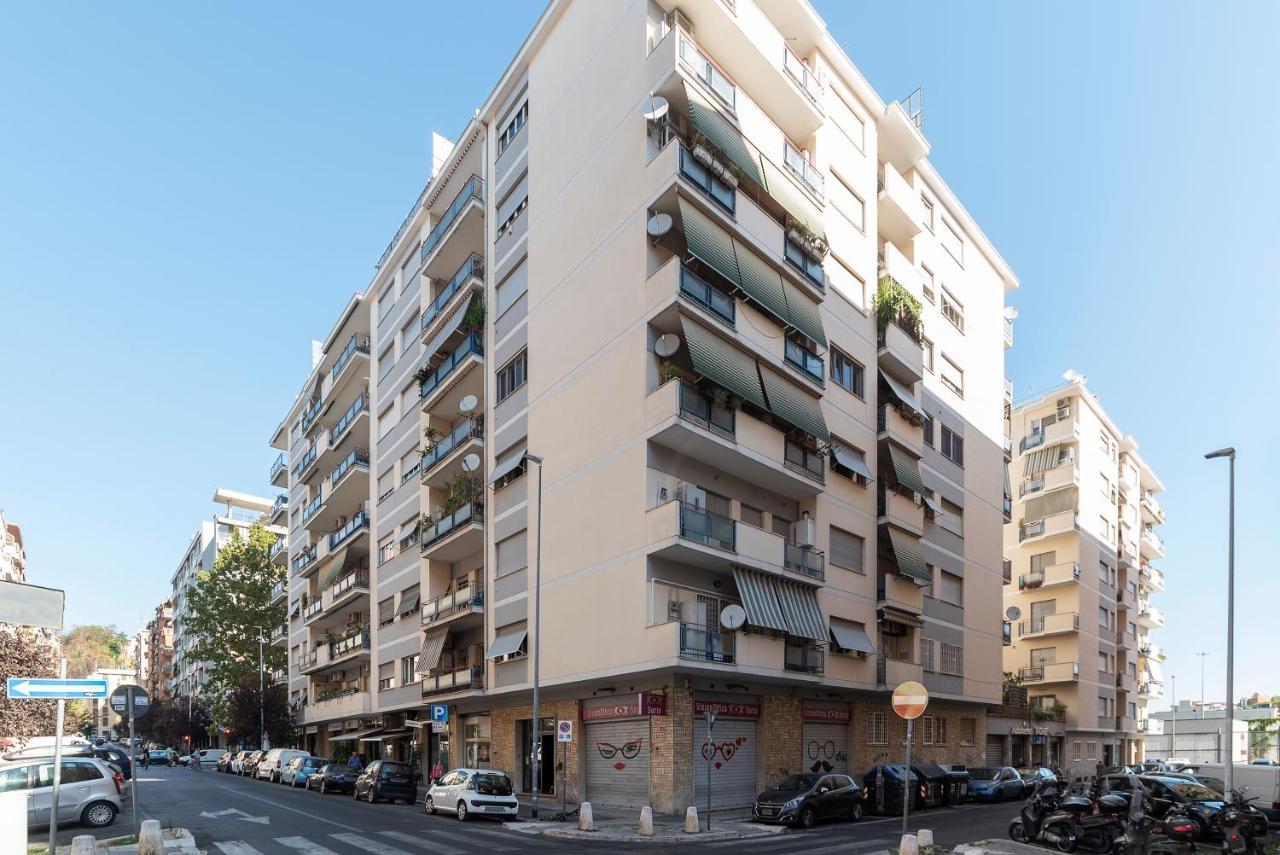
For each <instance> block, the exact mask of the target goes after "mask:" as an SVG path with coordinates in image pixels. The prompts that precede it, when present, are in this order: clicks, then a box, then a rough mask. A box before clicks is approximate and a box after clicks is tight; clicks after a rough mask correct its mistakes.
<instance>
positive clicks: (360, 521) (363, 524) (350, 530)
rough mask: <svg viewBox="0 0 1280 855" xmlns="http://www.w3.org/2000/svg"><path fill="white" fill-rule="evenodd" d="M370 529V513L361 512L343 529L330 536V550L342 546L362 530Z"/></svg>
mask: <svg viewBox="0 0 1280 855" xmlns="http://www.w3.org/2000/svg"><path fill="white" fill-rule="evenodd" d="M368 527H369V512H368V511H366V510H361V511H360V512H359V513H357V514H356V515H355V516H353V517H352V518H351V519H349V520H348V521H347V523H346V525H344V526H342V528H340V529H338V530H337V531H335V532H333V533H332V534H330V535H329V549H330V550H334V549H337V548H338V545H339V544H341V543H342V542H343V541H344V540H346V539H347V538H349V537H351V536H352V535H353V534H355V533H356V532H357V531H359V530H360V529H365V528H368Z"/></svg>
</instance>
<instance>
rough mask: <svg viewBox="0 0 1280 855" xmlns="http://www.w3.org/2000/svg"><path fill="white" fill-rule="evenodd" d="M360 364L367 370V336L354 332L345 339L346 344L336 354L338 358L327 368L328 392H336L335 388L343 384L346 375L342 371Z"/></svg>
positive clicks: (331, 393)
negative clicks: (340, 351)
mask: <svg viewBox="0 0 1280 855" xmlns="http://www.w3.org/2000/svg"><path fill="white" fill-rule="evenodd" d="M361 364H363V365H364V366H365V367H366V370H367V367H368V365H369V337H368V336H367V335H361V334H360V333H356V334H355V335H353V336H351V338H350V339H348V340H347V346H346V347H344V348H343V349H342V353H340V354H338V360H337V361H336V362H334V363H333V367H332V368H330V369H329V381H330V385H329V394H330V395H333V394H336V390H338V389H339V388H341V387H342V386H343V385H344V384H345V382H346V377H345V376H344V372H345V371H346V370H347V368H352V369H353V370H354V368H355V366H357V365H361ZM353 376H354V375H353Z"/></svg>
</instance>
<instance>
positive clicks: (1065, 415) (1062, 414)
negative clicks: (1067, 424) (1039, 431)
mask: <svg viewBox="0 0 1280 855" xmlns="http://www.w3.org/2000/svg"><path fill="white" fill-rule="evenodd" d="M1058 418H1059V419H1069V418H1071V408H1070V407H1059V408H1058Z"/></svg>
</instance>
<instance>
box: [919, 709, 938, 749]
mask: <svg viewBox="0 0 1280 855" xmlns="http://www.w3.org/2000/svg"><path fill="white" fill-rule="evenodd" d="M920 725H921V727H920V742H921V744H923V745H932V744H933V740H934V736H935V730H934V717H933V716H931V715H926V716H921V717H920Z"/></svg>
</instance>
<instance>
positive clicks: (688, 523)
mask: <svg viewBox="0 0 1280 855" xmlns="http://www.w3.org/2000/svg"><path fill="white" fill-rule="evenodd" d="M680 536H681V537H683V538H684V539H685V540H692V541H694V542H695V543H701V544H703V545H705V546H714V547H716V548H717V549H725V550H728V551H730V552H732V551H733V549H734V547H735V545H736V544H737V528H736V524H735V522H734V521H733V520H732V519H731V518H729V517H726V516H721V515H720V514H717V513H712V512H711V511H708V510H705V509H703V508H700V507H698V506H697V505H690V504H687V503H685V502H681V503H680Z"/></svg>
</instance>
